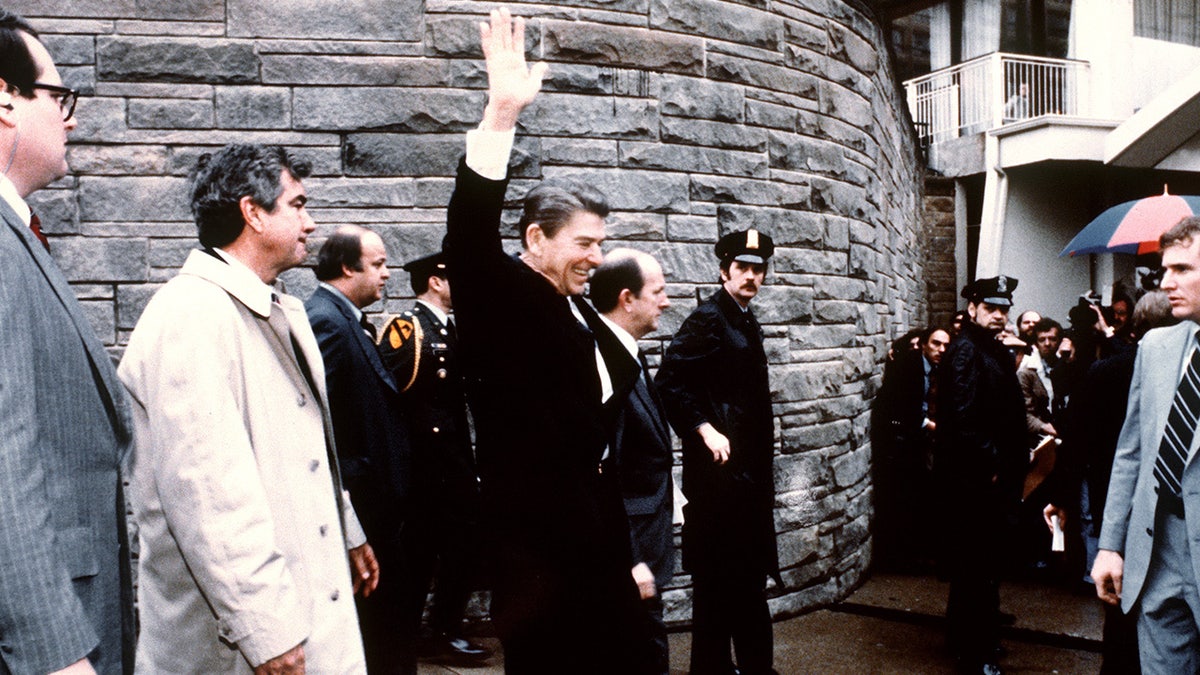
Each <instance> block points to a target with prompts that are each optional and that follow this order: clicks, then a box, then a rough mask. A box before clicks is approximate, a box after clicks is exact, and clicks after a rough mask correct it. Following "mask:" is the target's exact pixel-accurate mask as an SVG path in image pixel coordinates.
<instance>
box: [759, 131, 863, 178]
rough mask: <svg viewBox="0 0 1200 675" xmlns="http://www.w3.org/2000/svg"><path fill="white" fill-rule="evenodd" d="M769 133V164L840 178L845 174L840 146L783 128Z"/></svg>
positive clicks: (843, 158)
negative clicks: (788, 131) (786, 130)
mask: <svg viewBox="0 0 1200 675" xmlns="http://www.w3.org/2000/svg"><path fill="white" fill-rule="evenodd" d="M769 136H770V156H771V167H772V168H780V169H789V170H793V171H806V172H811V173H820V174H826V175H829V176H833V177H836V178H842V177H844V176H845V175H846V172H847V169H846V164H847V162H846V158H845V156H844V154H843V150H842V148H841V146H838V145H835V144H833V143H829V142H827V141H822V140H818V139H814V138H811V137H809V136H804V135H802V134H791V133H786V132H782V131H772V132H770V134H769Z"/></svg>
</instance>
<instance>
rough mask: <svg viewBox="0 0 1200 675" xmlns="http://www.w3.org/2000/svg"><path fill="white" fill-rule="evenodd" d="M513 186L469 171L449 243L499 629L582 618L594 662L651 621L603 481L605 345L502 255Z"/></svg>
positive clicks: (455, 204) (452, 212) (453, 203)
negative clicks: (618, 633) (599, 347)
mask: <svg viewBox="0 0 1200 675" xmlns="http://www.w3.org/2000/svg"><path fill="white" fill-rule="evenodd" d="M506 186H507V181H492V180H487V179H485V178H483V177H481V176H479V175H478V174H476V173H475V172H473V171H471V170H470V169H469V168H468V167H467V166H466V164H465V162H464V163H462V164H461V165H460V167H459V171H458V180H457V185H456V186H455V190H454V195H453V197H452V198H451V200H450V207H449V212H448V227H447V237H446V242H445V251H446V255H447V268H448V270H449V273H450V283H451V286H452V288H453V289H454V306H455V321H456V322H457V325H458V336H459V345H460V355H461V357H462V360H463V364H464V367H465V369H466V372H467V378H468V394H469V396H470V400H471V412H472V414H473V415H474V418H475V429H476V438H477V447H476V457H477V459H478V464H479V472H480V477H481V488H482V494H483V500H484V519H485V528H484V529H485V531H486V534H487V535H488V536H490V537H491V540H492V541H491V546H490V548H491V550H492V552H493V559H492V571H493V582H494V587H493V594H492V619H493V621H494V623H495V624H496V628H497V632H498V633H499V634H500V636H501V638H502V639H527V640H536V636H538V635H541V634H544V633H545V632H546V631H554V630H561V629H562V626H563V625H572V624H564V623H563V622H564V621H565V622H576V623H575V624H573V625H572V635H579V636H580V637H579V640H580V642H579V643H578V644H577V645H576V646H578V647H579V649H580V650H582V651H581V652H580V653H588V654H589V656H588V658H589V659H593V658H595V657H599V656H603V653H602V652H597V651H596V650H599V649H602V646H601V643H602V642H603V640H604V639H605V636H607V635H610V634H611V633H612V632H613V631H614V630H620V629H621V627H622V626H624V625H627V624H632V623H634V622H636V621H638V620H639V619H638V617H640V615H641V613H642V610H641V608H640V606H639V605H638V602H637V590H636V587H635V586H634V584H633V579H632V577H631V575H630V568H631V566H632V563H631V560H630V555H629V537H628V528H627V527H626V526H625V520H624V513H623V509H622V505H621V501H620V495H619V493H618V492H617V491H616V490H615V489H610V488H609V486H608V485H607V481H608V479H607V478H606V476H605V475H603V474H601V473H599V472H598V466H599V463H600V460H601V455H602V453H603V452H604V448H605V446H606V444H607V441H608V437H609V432H610V429H609V428H606V426H605V422H604V420H605V411H604V408H603V406H602V404H601V400H600V397H601V388H600V378H599V375H598V373H597V371H596V361H595V345H596V342H595V339H594V338H593V336H592V334H591V332H590V331H588V330H587V329H586V328H585V327H584V326H583V325H582V324H580V322H579V321H578V320H577V319H576V318H575V316H574V314H573V313H572V311H571V309H570V307H569V305H568V302H569V301H568V299H567V298H565V297H563V296H562V295H560V294H559V293H558V291H557V290H556V289H555V287H554V286H553V285H551V284H550V282H549V281H547V280H546V278H545V277H543V276H542V275H541V274H539V273H538V272H536V271H534V270H533V269H531V268H530V267H529V266H528V265H526V264H525V263H523V262H521V261H520V260H519V259H516V258H514V257H511V256H508V255H506V254H505V253H504V251H503V249H502V247H501V239H500V214H501V209H502V207H503V203H504V193H505V189H506ZM546 648H547V649H560V650H561V649H562V648H563V646H562V645H553V644H550V645H546ZM560 665H561V664H560Z"/></svg>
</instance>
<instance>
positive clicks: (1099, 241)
mask: <svg viewBox="0 0 1200 675" xmlns="http://www.w3.org/2000/svg"><path fill="white" fill-rule="evenodd" d="M1197 213H1200V197H1192V196H1180V195H1172V194H1168V193H1167V189H1166V186H1163V193H1162V194H1161V195H1158V196H1155V197H1146V198H1145V199H1135V200H1133V201H1131V202H1125V203H1124V204H1118V205H1116V206H1114V207H1112V208H1110V209H1108V210H1106V211H1105V212H1104V213H1101V214H1100V215H1098V216H1096V217H1095V218H1094V219H1092V222H1090V223H1088V224H1087V226H1086V227H1084V228H1083V229H1082V230H1080V231H1079V234H1077V235H1075V238H1074V239H1072V240H1071V243H1069V244H1067V247H1066V248H1064V249H1063V250H1062V253H1059V254H1058V255H1059V256H1065V255H1071V256H1074V255H1080V254H1082V253H1154V252H1155V251H1157V250H1158V238H1159V237H1160V236H1161V235H1162V233H1163V232H1166V231H1167V230H1169V229H1171V227H1172V226H1173V225H1175V223H1178V222H1179V221H1180V220H1181V219H1183V218H1187V217H1188V216H1191V215H1195V214H1197Z"/></svg>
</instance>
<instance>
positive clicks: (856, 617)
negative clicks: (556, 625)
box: [420, 574, 1103, 675]
mask: <svg viewBox="0 0 1200 675" xmlns="http://www.w3.org/2000/svg"><path fill="white" fill-rule="evenodd" d="M1081 586H1082V584H1081ZM947 590H948V586H947V584H945V583H942V582H939V581H937V580H936V579H934V578H932V577H924V576H902V575H890V574H876V575H873V576H872V577H871V578H870V579H868V580H867V582H866V583H865V584H863V586H862V587H861V588H859V589H858V590H857V591H855V592H854V593H853V594H852V595H851V596H850V597H849V598H847V599H846V600H845V601H843V602H841V603H838V604H836V605H833V606H830V607H827V608H825V609H820V610H816V611H813V612H809V613H807V614H803V615H801V616H798V617H795V618H791V619H787V620H783V621H779V622H777V623H776V624H775V667H776V669H777V670H778V671H779V672H780V673H781V674H782V675H803V674H810V673H811V674H813V675H829V674H843V673H844V674H846V675H862V674H868V673H869V674H878V675H890V674H901V673H920V674H922V675H943V674H944V675H952V674H953V673H954V662H953V660H952V659H951V658H950V657H949V655H948V654H947V653H946V650H945V646H944V644H943V638H942V635H943V627H944V619H943V617H942V613H943V611H944V609H945V606H946V594H947ZM1000 591H1001V609H1002V610H1003V611H1006V612H1009V613H1012V614H1015V615H1016V617H1017V620H1016V622H1015V623H1014V625H1013V626H1011V627H1009V628H1007V629H1005V632H1004V635H1003V644H1004V646H1005V647H1006V648H1007V650H1008V654H1007V656H1005V658H1004V659H1003V660H1002V661H1001V665H1002V666H1003V667H1004V669H1005V673H1008V674H1009V675H1017V674H1020V673H1062V674H1064V675H1065V674H1071V675H1074V674H1087V673H1095V672H1097V671H1098V670H1099V668H1100V654H1099V649H1100V635H1101V625H1102V621H1103V611H1102V608H1101V606H1100V601H1099V600H1096V599H1095V597H1094V596H1087V595H1084V594H1081V593H1071V592H1068V591H1067V590H1064V589H1062V588H1060V587H1057V586H1049V585H1045V584H1036V583H1031V582H1005V583H1004V584H1002V585H1001V588H1000ZM482 641H483V642H485V643H487V644H488V645H489V646H492V647H494V648H496V649H497V650H498V649H499V643H498V642H497V641H496V640H494V639H491V638H483V639H482ZM690 642H691V634H690V633H687V632H680V633H673V634H672V635H671V675H685V674H686V673H687V666H688V649H689V647H690ZM503 672H504V670H503V667H502V663H501V659H500V657H499V656H495V657H493V658H492V659H491V661H489V662H488V663H487V664H484V665H482V666H481V667H477V668H458V667H447V666H441V665H437V664H434V663H427V662H422V664H421V667H420V673H421V675H450V674H459V675H500V674H501V673H503ZM570 673H571V668H570V665H569V664H568V665H565V666H564V668H563V674H564V675H570Z"/></svg>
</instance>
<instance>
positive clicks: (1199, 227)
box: [1158, 216, 1200, 251]
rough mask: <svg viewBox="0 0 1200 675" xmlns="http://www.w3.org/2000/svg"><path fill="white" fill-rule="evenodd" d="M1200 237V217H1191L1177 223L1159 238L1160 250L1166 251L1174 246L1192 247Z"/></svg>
mask: <svg viewBox="0 0 1200 675" xmlns="http://www.w3.org/2000/svg"><path fill="white" fill-rule="evenodd" d="M1197 236H1200V217H1197V216H1189V217H1187V218H1184V219H1183V220H1180V221H1179V222H1178V223H1175V225H1174V226H1173V227H1171V229H1169V230H1167V231H1166V232H1163V233H1162V236H1161V237H1159V238H1158V248H1159V249H1161V250H1163V251H1165V250H1167V249H1168V248H1170V247H1172V246H1190V245H1191V243H1192V241H1194V240H1195V239H1196V237H1197Z"/></svg>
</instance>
